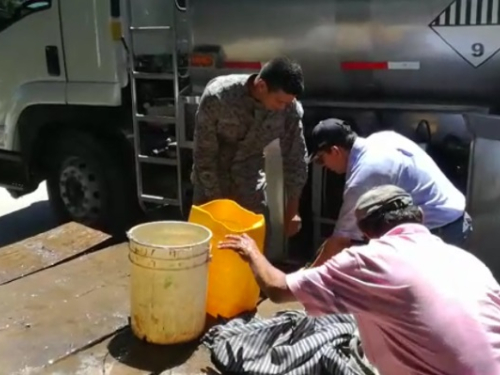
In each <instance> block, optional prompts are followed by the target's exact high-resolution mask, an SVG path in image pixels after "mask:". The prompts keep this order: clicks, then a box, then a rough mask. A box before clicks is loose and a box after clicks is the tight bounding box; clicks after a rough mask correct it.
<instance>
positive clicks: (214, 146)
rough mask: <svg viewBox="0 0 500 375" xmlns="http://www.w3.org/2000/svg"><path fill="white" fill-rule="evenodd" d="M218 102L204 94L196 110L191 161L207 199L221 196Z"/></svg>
mask: <svg viewBox="0 0 500 375" xmlns="http://www.w3.org/2000/svg"><path fill="white" fill-rule="evenodd" d="M218 115H219V103H218V99H217V98H216V97H213V96H210V95H208V94H204V95H203V96H202V97H201V101H200V105H199V107H198V110H197V112H196V123H195V128H194V147H193V162H194V168H195V172H196V176H197V181H196V182H198V183H199V184H200V185H201V186H200V187H201V190H202V191H203V194H204V196H205V197H206V198H207V199H209V200H213V199H217V198H221V194H222V193H221V190H220V186H219V179H218V176H217V156H218V152H219V142H218V139H217V119H218ZM196 182H195V183H196Z"/></svg>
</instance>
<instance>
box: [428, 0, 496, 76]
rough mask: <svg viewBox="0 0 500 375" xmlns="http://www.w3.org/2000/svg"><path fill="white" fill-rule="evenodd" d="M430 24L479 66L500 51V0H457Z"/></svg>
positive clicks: (471, 62)
mask: <svg viewBox="0 0 500 375" xmlns="http://www.w3.org/2000/svg"><path fill="white" fill-rule="evenodd" d="M429 27H430V28H431V29H432V30H433V31H434V32H435V33H436V34H437V35H439V37H440V38H441V39H442V40H443V41H444V42H445V43H446V44H448V45H449V46H450V47H451V48H452V49H453V50H455V52H457V53H458V54H459V55H460V56H461V57H462V58H463V59H464V60H465V61H467V62H468V63H469V64H470V65H472V66H473V67H474V68H478V67H480V66H481V65H483V64H484V63H486V62H487V61H488V60H489V59H491V58H492V57H493V56H495V55H496V54H497V53H498V51H499V50H500V0H455V1H453V2H452V3H451V4H450V5H448V6H447V7H446V9H444V10H443V11H442V12H441V13H440V14H439V15H438V16H437V17H436V18H435V19H434V20H433V21H432V22H431V23H430V24H429Z"/></svg>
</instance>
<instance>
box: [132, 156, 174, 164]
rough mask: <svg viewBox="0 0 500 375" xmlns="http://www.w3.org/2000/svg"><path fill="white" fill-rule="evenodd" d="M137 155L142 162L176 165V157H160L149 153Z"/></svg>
mask: <svg viewBox="0 0 500 375" xmlns="http://www.w3.org/2000/svg"><path fill="white" fill-rule="evenodd" d="M137 157H138V158H139V160H140V161H141V162H142V163H148V164H158V165H177V160H176V159H169V158H161V157H157V156H149V155H138V156H137Z"/></svg>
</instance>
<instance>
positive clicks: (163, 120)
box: [135, 113, 175, 124]
mask: <svg viewBox="0 0 500 375" xmlns="http://www.w3.org/2000/svg"><path fill="white" fill-rule="evenodd" d="M135 117H136V118H137V120H138V121H144V122H151V123H159V124H175V117H174V116H154V115H143V114H140V113H136V115H135Z"/></svg>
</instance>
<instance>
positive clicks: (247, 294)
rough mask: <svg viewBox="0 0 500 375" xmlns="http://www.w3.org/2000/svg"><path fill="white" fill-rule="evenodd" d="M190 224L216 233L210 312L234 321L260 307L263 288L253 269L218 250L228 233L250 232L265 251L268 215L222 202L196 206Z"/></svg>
mask: <svg viewBox="0 0 500 375" xmlns="http://www.w3.org/2000/svg"><path fill="white" fill-rule="evenodd" d="M189 221H190V222H192V223H196V224H200V225H203V226H205V227H207V228H208V229H210V230H211V231H212V233H213V237H212V240H211V245H212V260H211V262H210V264H209V266H208V292H207V313H208V314H209V315H211V316H213V317H216V318H217V317H219V316H220V317H223V318H227V319H230V318H233V317H235V316H237V315H239V314H241V313H243V312H246V311H251V310H253V309H255V308H256V307H257V302H258V301H259V294H260V289H259V286H258V284H257V282H256V281H255V278H254V276H253V273H252V270H251V269H250V266H249V265H248V264H247V263H246V262H245V261H244V260H243V259H241V257H240V256H239V255H238V254H237V253H236V252H234V251H231V250H220V249H218V248H217V246H218V243H219V241H221V240H223V239H224V237H225V236H226V235H227V234H242V233H247V234H248V235H249V236H250V237H252V238H253V239H254V241H255V242H256V243H257V246H258V247H259V250H260V251H261V252H263V250H264V240H265V235H266V226H265V219H264V215H260V214H255V213H253V212H250V211H248V210H246V209H244V208H243V207H241V206H240V205H239V204H238V203H236V202H234V201H232V200H227V199H219V200H214V201H211V202H208V203H206V204H203V205H201V206H196V205H193V206H192V208H191V212H190V215H189Z"/></svg>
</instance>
